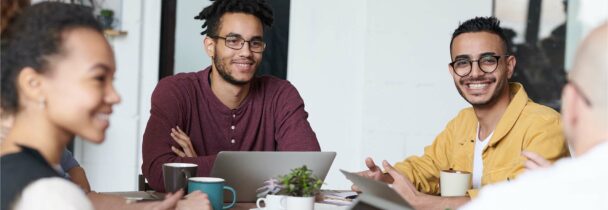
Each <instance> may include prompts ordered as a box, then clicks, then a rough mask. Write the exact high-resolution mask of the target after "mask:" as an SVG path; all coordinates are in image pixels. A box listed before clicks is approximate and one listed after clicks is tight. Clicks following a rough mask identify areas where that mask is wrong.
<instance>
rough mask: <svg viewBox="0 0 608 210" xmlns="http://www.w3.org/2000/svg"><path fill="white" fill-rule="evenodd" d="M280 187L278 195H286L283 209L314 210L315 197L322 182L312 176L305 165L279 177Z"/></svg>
mask: <svg viewBox="0 0 608 210" xmlns="http://www.w3.org/2000/svg"><path fill="white" fill-rule="evenodd" d="M279 179H280V181H281V185H282V190H281V191H280V192H279V193H280V194H285V195H287V196H288V197H287V199H286V204H285V208H286V209H289V210H312V209H314V203H315V195H316V194H317V193H318V192H319V190H320V189H321V185H323V181H322V180H321V179H319V178H318V177H316V176H314V175H313V174H312V170H310V169H308V167H306V165H304V166H302V167H299V168H295V169H292V170H291V173H289V174H287V175H284V176H281V177H279Z"/></svg>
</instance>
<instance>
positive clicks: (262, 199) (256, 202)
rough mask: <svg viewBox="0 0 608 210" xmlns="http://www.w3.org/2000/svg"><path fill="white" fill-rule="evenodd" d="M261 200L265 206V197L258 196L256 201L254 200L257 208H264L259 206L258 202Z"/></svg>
mask: <svg viewBox="0 0 608 210" xmlns="http://www.w3.org/2000/svg"><path fill="white" fill-rule="evenodd" d="M262 201H263V202H264V206H266V198H258V200H257V201H255V206H257V207H258V208H264V207H261V206H260V203H261V202H262Z"/></svg>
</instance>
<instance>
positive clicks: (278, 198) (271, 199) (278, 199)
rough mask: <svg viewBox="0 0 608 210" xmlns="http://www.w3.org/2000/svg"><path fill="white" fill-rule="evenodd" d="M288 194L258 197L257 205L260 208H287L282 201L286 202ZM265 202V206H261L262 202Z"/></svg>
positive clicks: (276, 209)
mask: <svg viewBox="0 0 608 210" xmlns="http://www.w3.org/2000/svg"><path fill="white" fill-rule="evenodd" d="M285 198H286V196H284V195H266V197H265V198H258V200H257V201H256V202H255V205H256V206H257V207H258V208H263V209H264V210H285V208H283V206H285V205H284V204H282V203H285ZM262 202H264V206H261V205H260V203H262Z"/></svg>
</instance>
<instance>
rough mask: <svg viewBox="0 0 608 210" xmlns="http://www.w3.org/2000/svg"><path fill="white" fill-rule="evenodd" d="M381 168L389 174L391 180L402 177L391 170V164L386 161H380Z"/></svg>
mask: <svg viewBox="0 0 608 210" xmlns="http://www.w3.org/2000/svg"><path fill="white" fill-rule="evenodd" d="M382 167H383V168H384V170H385V171H386V172H388V174H390V175H391V176H392V177H393V178H396V177H400V176H402V175H401V174H400V173H399V172H398V171H397V170H396V169H395V168H393V166H391V164H389V163H388V161H386V160H385V161H382Z"/></svg>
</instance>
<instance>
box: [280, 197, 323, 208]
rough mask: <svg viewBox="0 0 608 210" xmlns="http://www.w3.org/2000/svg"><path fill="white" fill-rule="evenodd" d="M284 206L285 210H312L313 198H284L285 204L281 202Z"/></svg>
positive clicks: (313, 205)
mask: <svg viewBox="0 0 608 210" xmlns="http://www.w3.org/2000/svg"><path fill="white" fill-rule="evenodd" d="M281 203H282V204H284V205H285V209H289V210H314V209H315V197H314V196H313V197H293V196H288V197H285V202H281Z"/></svg>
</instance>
